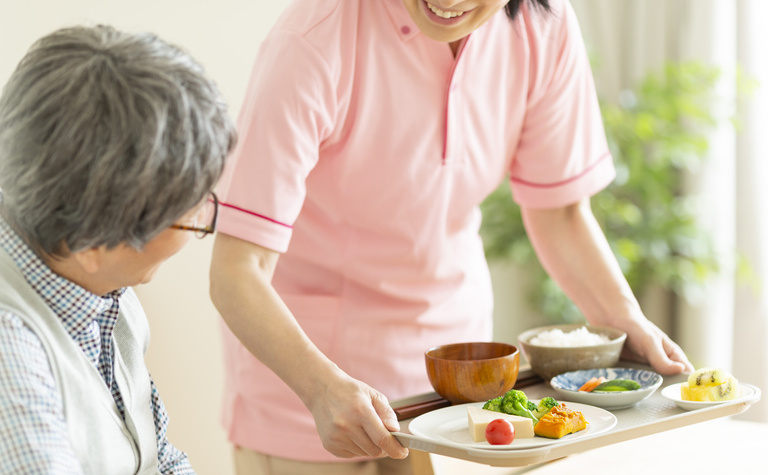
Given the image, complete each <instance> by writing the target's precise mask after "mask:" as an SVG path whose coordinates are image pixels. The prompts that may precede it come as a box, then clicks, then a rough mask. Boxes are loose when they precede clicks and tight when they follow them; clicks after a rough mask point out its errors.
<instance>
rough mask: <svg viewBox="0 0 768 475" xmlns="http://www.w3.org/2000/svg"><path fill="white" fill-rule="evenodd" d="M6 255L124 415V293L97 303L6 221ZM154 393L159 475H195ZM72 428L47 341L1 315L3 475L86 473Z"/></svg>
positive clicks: (2, 228)
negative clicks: (115, 333) (120, 361)
mask: <svg viewBox="0 0 768 475" xmlns="http://www.w3.org/2000/svg"><path fill="white" fill-rule="evenodd" d="M0 252H6V253H8V254H9V255H10V256H11V258H12V259H13V260H14V262H15V263H16V265H17V266H18V267H19V269H20V271H21V273H22V274H23V275H24V277H25V278H26V280H27V281H28V282H29V285H30V286H31V287H32V288H33V289H34V290H35V291H36V292H37V293H38V294H39V295H40V296H41V297H42V298H43V299H44V300H45V302H46V303H47V304H48V306H49V307H50V308H51V309H52V310H53V311H54V312H55V313H56V315H57V316H58V317H59V318H61V322H62V324H63V325H64V328H65V329H66V330H67V332H68V333H69V335H70V336H71V337H72V339H73V340H74V341H75V342H76V343H77V344H78V345H79V346H80V348H81V349H82V350H83V353H85V355H86V356H87V357H88V360H89V361H90V362H91V364H93V366H94V367H95V368H96V369H97V370H98V371H99V374H101V377H102V378H103V380H104V384H106V385H107V387H108V388H110V389H111V392H112V396H113V397H114V400H115V403H116V404H117V407H118V409H119V410H120V413H121V414H123V413H124V409H125V407H124V404H123V400H122V397H121V395H120V389H119V388H118V386H117V383H116V382H115V379H114V371H113V351H114V350H113V348H114V342H113V338H112V330H113V329H114V327H115V323H116V321H117V314H118V310H119V305H120V296H121V295H122V294H123V292H124V291H125V289H120V290H116V291H114V292H111V293H109V294H107V295H104V296H98V295H95V294H92V293H90V292H88V291H87V290H85V289H83V288H82V287H80V286H78V285H77V284H75V283H73V282H71V281H69V280H67V279H65V278H63V277H61V276H59V275H57V274H55V273H54V272H53V271H52V270H51V269H50V268H49V267H48V266H46V265H45V263H44V262H43V261H42V260H41V259H40V258H39V257H38V256H37V255H36V254H35V253H34V252H32V250H31V249H30V248H29V247H28V246H27V245H26V244H25V243H24V242H23V241H22V239H21V238H20V237H19V236H18V235H17V234H16V233H15V232H14V231H13V230H12V229H11V227H10V226H9V225H8V223H6V222H5V221H4V220H2V219H1V218H0ZM151 385H152V400H151V404H152V413H153V415H154V420H155V432H156V434H157V447H158V461H159V468H160V472H161V473H163V474H194V471H193V470H192V468H191V467H190V464H189V460H188V459H187V456H186V454H184V453H183V452H182V451H180V450H179V449H177V448H176V447H174V446H173V445H172V444H171V443H170V442H168V440H167V438H166V431H167V429H168V414H167V412H166V410H165V405H164V404H163V401H162V400H161V399H160V395H159V393H158V391H157V387H156V386H155V383H154V381H151ZM66 425H67V421H66V420H65V419H64V410H63V402H62V399H61V393H60V392H59V390H58V389H57V388H56V382H55V379H54V376H53V373H52V371H51V367H50V364H49V363H48V358H47V356H46V353H45V350H44V349H43V346H42V344H41V342H40V340H39V339H38V337H37V336H36V335H35V334H34V333H33V332H32V331H31V330H30V329H29V327H27V326H26V325H25V324H24V323H23V322H22V320H21V318H20V317H19V316H17V315H14V314H12V313H9V312H6V311H3V310H0V473H2V474H48V473H56V474H81V473H83V472H82V469H81V467H80V464H79V462H78V460H77V458H76V456H75V453H74V452H73V450H72V448H71V446H70V444H69V440H68V436H67V427H66Z"/></svg>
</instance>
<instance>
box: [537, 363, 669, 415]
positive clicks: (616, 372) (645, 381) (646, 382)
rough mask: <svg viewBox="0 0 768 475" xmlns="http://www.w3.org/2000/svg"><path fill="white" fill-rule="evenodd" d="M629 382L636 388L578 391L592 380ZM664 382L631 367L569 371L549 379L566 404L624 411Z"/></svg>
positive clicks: (649, 372) (653, 374)
mask: <svg viewBox="0 0 768 475" xmlns="http://www.w3.org/2000/svg"><path fill="white" fill-rule="evenodd" d="M601 376H602V377H604V378H605V379H606V380H610V379H633V380H635V381H637V382H638V383H640V389H635V390H632V391H616V392H586V391H579V388H580V387H581V386H582V385H583V384H584V383H586V382H587V381H589V380H590V379H592V378H599V377H601ZM663 380H664V379H663V378H662V377H661V375H660V374H659V373H656V372H654V371H650V370H645V369H635V368H600V369H584V370H579V371H570V372H568V373H563V374H559V375H557V376H555V377H554V378H552V379H551V380H550V384H551V385H552V389H554V390H555V392H556V393H557V394H558V396H559V397H561V398H563V399H564V400H568V401H575V402H580V403H583V404H590V405H592V406H597V407H602V408H603V409H625V408H627V407H631V406H634V405H635V404H637V403H638V402H640V401H642V400H643V399H646V398H647V397H649V396H650V395H651V394H653V392H654V391H656V389H658V387H659V386H661V383H662V381H663Z"/></svg>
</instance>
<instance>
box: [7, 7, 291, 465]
mask: <svg viewBox="0 0 768 475" xmlns="http://www.w3.org/2000/svg"><path fill="white" fill-rule="evenodd" d="M287 4H288V1H287V0H278V1H274V0H217V1H206V2H200V1H198V2H194V1H188V0H130V1H126V0H27V1H17V0H0V84H5V82H6V81H7V79H8V76H9V75H10V73H11V71H12V70H13V69H14V68H15V66H16V64H17V63H18V61H19V60H20V59H21V57H22V56H23V55H24V53H25V52H26V50H27V48H28V47H29V45H30V44H31V43H32V42H33V41H34V40H36V39H37V38H39V37H41V36H43V35H45V34H46V33H49V32H50V31H52V30H54V29H56V28H59V27H62V26H70V25H74V24H91V25H92V24H96V23H106V24H111V25H113V26H115V27H118V28H121V29H126V30H132V31H135V30H142V31H144V30H150V31H154V32H156V33H158V34H159V35H160V36H161V37H163V38H164V39H166V40H168V41H171V42H173V43H176V44H178V45H180V46H182V47H184V48H185V49H186V50H187V51H189V52H190V53H191V54H192V55H193V56H194V57H195V58H197V60H198V61H200V62H201V63H202V64H203V66H204V67H205V68H206V69H207V71H208V73H209V74H210V75H211V76H212V77H213V78H214V79H215V80H216V81H217V82H218V84H219V86H220V88H221V90H222V92H223V94H224V95H225V97H226V99H227V101H228V102H229V104H230V108H231V113H232V116H233V117H236V114H237V111H238V109H239V106H240V102H241V100H242V97H243V95H244V93H245V85H246V81H247V79H248V74H249V72H250V69H251V66H252V61H253V57H254V55H255V53H256V50H257V48H258V45H259V43H260V42H261V39H262V38H263V37H264V35H265V34H266V32H267V31H268V29H269V28H270V27H271V25H272V24H273V23H274V21H275V19H276V18H277V16H278V15H279V14H280V12H282V10H283V9H284V8H285V6H286V5H287ZM211 242H212V240H211V238H208V239H207V240H204V241H197V240H193V242H191V243H190V244H189V245H188V246H187V247H186V248H185V249H184V250H183V251H182V252H180V253H179V254H178V255H177V256H175V257H173V258H172V259H171V260H170V261H169V262H168V263H167V264H166V265H165V266H164V267H163V268H161V270H160V273H159V274H158V275H157V277H156V278H155V280H154V281H153V282H151V283H150V284H148V285H146V286H142V287H140V288H138V289H137V291H138V292H139V296H140V298H141V300H142V302H143V304H144V306H145V309H146V311H147V314H148V316H149V321H150V326H151V328H152V342H151V344H150V351H149V354H148V356H147V359H148V365H149V368H150V371H151V373H152V376H153V377H154V379H155V381H156V383H157V385H158V387H159V388H160V394H161V396H162V397H163V399H164V401H165V403H166V405H167V406H168V411H169V413H170V418H171V425H170V429H169V437H170V439H171V441H172V442H174V443H175V444H176V445H177V446H179V447H180V448H182V449H183V450H185V451H186V452H187V453H188V454H189V455H190V457H191V458H192V462H193V465H194V467H195V468H196V470H197V471H198V473H200V474H214V475H226V474H229V473H232V466H231V462H230V458H231V457H230V449H229V446H228V444H227V443H226V440H225V436H224V433H223V430H222V429H221V426H220V424H219V412H220V399H221V383H222V377H221V369H222V364H223V363H222V359H221V352H220V344H219V328H218V316H217V315H216V313H215V310H214V309H213V306H212V305H211V304H210V301H209V299H208V261H209V258H210V246H211Z"/></svg>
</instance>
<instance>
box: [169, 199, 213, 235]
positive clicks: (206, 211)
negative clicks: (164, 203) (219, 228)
mask: <svg viewBox="0 0 768 475" xmlns="http://www.w3.org/2000/svg"><path fill="white" fill-rule="evenodd" d="M218 218H219V198H218V197H217V196H216V193H214V192H212V191H211V192H210V193H209V194H208V198H207V199H206V200H205V202H204V203H203V204H202V207H201V208H200V210H199V211H198V213H197V215H196V216H195V221H194V222H193V223H192V224H191V225H188V224H172V225H171V228H173V229H181V230H182V231H194V233H195V236H196V237H197V238H198V239H203V238H204V237H205V236H207V235H209V234H213V233H214V232H215V231H216V220H217V219H218ZM201 223H208V224H207V225H206V226H200V224H201Z"/></svg>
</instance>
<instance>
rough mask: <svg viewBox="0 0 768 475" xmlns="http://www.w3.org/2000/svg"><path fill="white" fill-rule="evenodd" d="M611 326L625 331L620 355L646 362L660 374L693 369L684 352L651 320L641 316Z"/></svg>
mask: <svg viewBox="0 0 768 475" xmlns="http://www.w3.org/2000/svg"><path fill="white" fill-rule="evenodd" d="M613 326H615V327H617V328H620V329H621V330H624V331H625V332H626V333H627V341H626V343H625V344H624V351H623V352H622V357H624V358H626V359H630V360H634V361H639V362H642V363H648V364H650V365H651V366H652V367H653V369H654V370H656V371H658V372H659V373H661V374H678V373H683V372H691V371H693V365H692V364H691V362H690V361H688V357H686V356H685V352H683V350H682V349H681V348H680V346H678V345H677V343H675V342H674V341H672V339H671V338H669V336H667V334H666V333H664V332H663V331H661V329H659V327H657V326H656V325H654V324H653V322H651V321H649V320H647V319H645V318H643V319H637V320H631V321H628V322H626V323H625V324H621V323H618V322H617V323H616V324H613Z"/></svg>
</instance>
